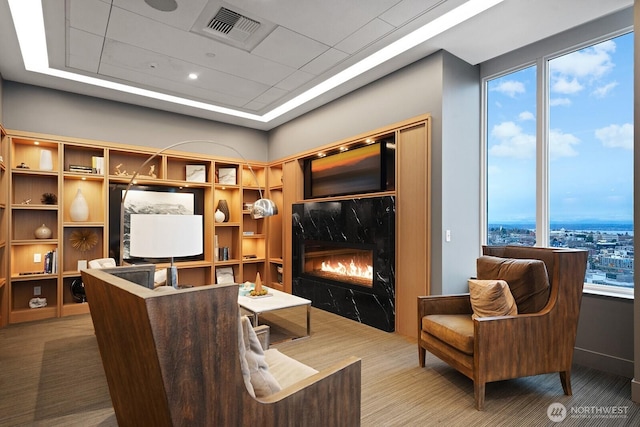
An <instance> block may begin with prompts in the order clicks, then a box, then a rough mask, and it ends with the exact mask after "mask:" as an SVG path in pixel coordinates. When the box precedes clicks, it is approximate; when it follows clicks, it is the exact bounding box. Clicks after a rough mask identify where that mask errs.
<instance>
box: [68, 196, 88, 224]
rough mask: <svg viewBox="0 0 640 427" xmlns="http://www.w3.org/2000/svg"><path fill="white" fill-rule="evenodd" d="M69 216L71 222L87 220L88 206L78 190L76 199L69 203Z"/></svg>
mask: <svg viewBox="0 0 640 427" xmlns="http://www.w3.org/2000/svg"><path fill="white" fill-rule="evenodd" d="M69 215H70V216H71V221H86V220H87V219H89V205H88V204H87V199H85V198H84V195H83V194H82V190H81V189H79V188H78V192H77V193H76V197H75V198H74V199H73V201H72V202H71V206H70V208H69Z"/></svg>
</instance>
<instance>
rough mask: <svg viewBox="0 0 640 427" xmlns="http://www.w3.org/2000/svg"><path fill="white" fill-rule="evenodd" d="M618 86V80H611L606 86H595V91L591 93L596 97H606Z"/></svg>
mask: <svg viewBox="0 0 640 427" xmlns="http://www.w3.org/2000/svg"><path fill="white" fill-rule="evenodd" d="M616 86H618V82H611V83H608V84H606V85H604V86H599V87H597V88H595V89H594V90H593V92H591V95H593V96H595V97H596V98H604V97H605V96H607V95H608V94H609V92H611V91H612V90H613V88H614V87H616Z"/></svg>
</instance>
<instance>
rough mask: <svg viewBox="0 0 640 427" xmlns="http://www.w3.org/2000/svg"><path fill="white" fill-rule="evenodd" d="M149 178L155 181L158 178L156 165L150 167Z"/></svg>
mask: <svg viewBox="0 0 640 427" xmlns="http://www.w3.org/2000/svg"><path fill="white" fill-rule="evenodd" d="M149 176H150V177H151V178H154V179H155V178H157V177H158V175H156V165H151V166H149Z"/></svg>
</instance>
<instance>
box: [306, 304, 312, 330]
mask: <svg viewBox="0 0 640 427" xmlns="http://www.w3.org/2000/svg"><path fill="white" fill-rule="evenodd" d="M307 336H311V304H307Z"/></svg>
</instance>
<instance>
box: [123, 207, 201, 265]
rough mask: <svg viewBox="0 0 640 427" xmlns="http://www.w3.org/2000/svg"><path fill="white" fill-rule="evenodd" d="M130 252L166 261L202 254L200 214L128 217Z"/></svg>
mask: <svg viewBox="0 0 640 427" xmlns="http://www.w3.org/2000/svg"><path fill="white" fill-rule="evenodd" d="M130 220H131V222H130V246H129V248H130V249H129V252H130V254H131V255H132V256H135V257H144V258H168V257H181V256H193V255H200V254H201V253H202V215H141V214H132V215H131V218H130Z"/></svg>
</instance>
